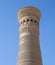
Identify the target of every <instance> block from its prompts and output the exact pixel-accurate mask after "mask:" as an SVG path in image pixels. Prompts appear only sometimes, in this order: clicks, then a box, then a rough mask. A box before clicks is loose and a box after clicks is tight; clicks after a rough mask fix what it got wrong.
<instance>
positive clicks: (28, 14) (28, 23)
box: [17, 6, 42, 65]
mask: <svg viewBox="0 0 55 65" xmlns="http://www.w3.org/2000/svg"><path fill="white" fill-rule="evenodd" d="M40 16H41V15H40V11H39V10H38V9H37V8H35V7H32V6H28V7H24V8H23V9H21V10H19V12H18V20H19V24H20V27H19V32H20V43H19V53H18V62H17V65H42V60H41V52H40V43H39V34H40V32H39V21H40Z"/></svg>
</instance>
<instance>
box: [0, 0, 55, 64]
mask: <svg viewBox="0 0 55 65" xmlns="http://www.w3.org/2000/svg"><path fill="white" fill-rule="evenodd" d="M25 6H34V7H37V8H39V10H40V11H41V19H40V47H41V55H42V63H43V65H55V0H0V65H16V64H17V57H18V48H19V32H18V30H19V24H18V19H17V13H18V10H19V9H21V8H23V7H25Z"/></svg>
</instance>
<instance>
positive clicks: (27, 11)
mask: <svg viewBox="0 0 55 65" xmlns="http://www.w3.org/2000/svg"><path fill="white" fill-rule="evenodd" d="M25 16H36V17H37V18H38V20H40V16H41V14H40V11H39V10H38V8H35V7H32V6H28V7H24V8H22V9H20V10H19V12H18V20H20V19H21V18H22V17H25Z"/></svg>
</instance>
